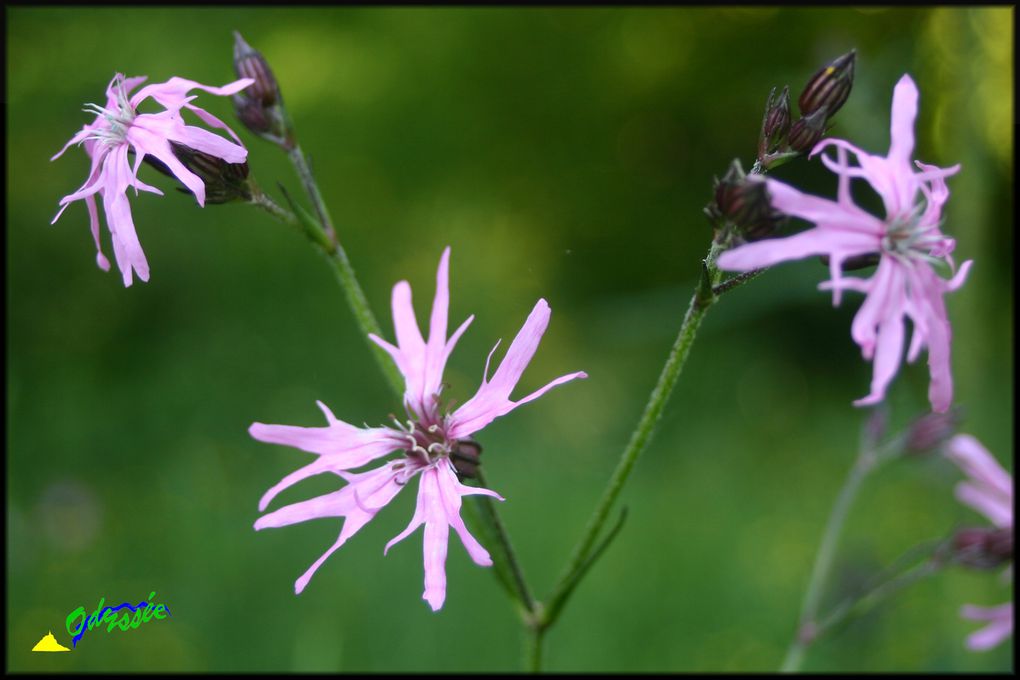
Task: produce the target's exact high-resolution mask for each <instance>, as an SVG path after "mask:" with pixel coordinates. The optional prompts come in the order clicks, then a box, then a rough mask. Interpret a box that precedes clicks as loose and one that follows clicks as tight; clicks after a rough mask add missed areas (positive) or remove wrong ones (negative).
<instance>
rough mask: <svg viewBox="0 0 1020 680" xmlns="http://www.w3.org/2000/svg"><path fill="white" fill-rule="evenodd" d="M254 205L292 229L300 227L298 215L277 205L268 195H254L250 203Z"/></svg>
mask: <svg viewBox="0 0 1020 680" xmlns="http://www.w3.org/2000/svg"><path fill="white" fill-rule="evenodd" d="M250 203H251V204H252V205H254V206H255V207H257V208H261V209H262V210H265V211H266V212H267V213H269V214H270V215H272V216H273V217H275V218H276V219H277V220H279V221H280V222H283V223H284V224H287V225H290V226H292V227H300V226H301V223H300V221H299V220H298V218H297V215H295V214H294V213H292V212H291V211H289V210H287V209H286V208H284V207H281V206H279V205H277V203H276V202H275V201H274V200H273V199H271V198H270V197H269V196H268V195H267V194H264V193H262V192H261V191H257V192H255V193H253V194H252V199H251V201H250Z"/></svg>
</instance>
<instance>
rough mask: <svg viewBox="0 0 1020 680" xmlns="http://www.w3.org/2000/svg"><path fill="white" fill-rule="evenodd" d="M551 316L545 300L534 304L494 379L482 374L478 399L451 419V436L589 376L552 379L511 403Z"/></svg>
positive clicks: (479, 426)
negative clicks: (511, 397) (514, 391)
mask: <svg viewBox="0 0 1020 680" xmlns="http://www.w3.org/2000/svg"><path fill="white" fill-rule="evenodd" d="M550 314H551V311H550V309H549V304H548V303H547V302H546V301H545V300H539V301H538V303H536V304H535V307H534V309H532V310H531V314H529V315H528V319H527V321H525V322H524V326H522V327H521V330H520V331H518V333H517V336H516V337H515V338H514V341H513V342H512V343H511V344H510V348H509V349H508V350H507V352H506V356H505V357H503V361H501V362H500V364H499V368H497V369H496V372H495V373H494V374H493V376H492V378H491V379H489V378H487V377H486V376H485V375H483V376H482V385H481V387H479V388H478V391H477V392H476V393H475V396H473V397H471V399H469V400H468V401H467V402H465V403H464V405H463V406H461V407H460V408H459V409H457V410H456V411H455V412H454V413H453V415H452V416H451V417H450V436H451V437H455V438H460V437H467V436H469V435H471V434H472V433H474V432H477V431H478V430H480V429H482V428H483V427H485V426H486V425H488V424H489V423H491V422H492V421H493V420H495V419H496V418H498V417H499V416H502V415H505V414H507V413H509V412H510V411H512V410H513V409H514V408H516V407H517V406H520V405H521V404H525V403H527V402H529V401H531V400H533V399H537V398H538V397H540V396H541V395H543V394H545V393H546V392H547V391H548V390H550V389H552V388H553V387H555V386H556V385H561V384H563V383H565V382H568V381H570V380H574V379H577V378H587V377H588V375H587V374H586V373H584V372H578V373H571V374H569V375H565V376H561V377H559V378H557V379H556V380H553V381H552V382H550V383H549V384H547V385H546V386H545V387H542V388H541V389H539V390H536V391H535V392H533V393H531V394H529V395H528V396H527V397H524V398H523V399H521V400H520V401H516V402H515V401H511V400H510V393H511V392H512V391H513V389H514V388H515V387H516V386H517V383H518V381H519V380H520V379H521V375H522V374H523V373H524V369H525V368H527V366H528V363H529V362H530V361H531V358H532V357H533V356H534V355H535V351H536V350H537V349H538V343H539V341H540V340H541V339H542V335H543V334H544V333H545V329H546V326H548V324H549V316H550ZM490 357H491V354H490ZM486 372H488V365H486Z"/></svg>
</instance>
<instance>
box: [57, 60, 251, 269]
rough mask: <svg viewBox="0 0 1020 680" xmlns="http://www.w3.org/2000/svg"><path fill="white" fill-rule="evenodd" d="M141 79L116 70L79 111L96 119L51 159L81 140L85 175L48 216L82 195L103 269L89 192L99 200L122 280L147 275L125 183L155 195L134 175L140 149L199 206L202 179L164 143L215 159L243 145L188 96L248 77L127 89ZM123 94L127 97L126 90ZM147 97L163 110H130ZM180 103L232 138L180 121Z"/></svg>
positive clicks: (231, 155)
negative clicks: (99, 96)
mask: <svg viewBox="0 0 1020 680" xmlns="http://www.w3.org/2000/svg"><path fill="white" fill-rule="evenodd" d="M144 81H145V76H137V77H134V78H125V77H124V75H123V74H120V73H118V74H116V75H115V76H114V77H113V80H111V81H110V84H109V85H108V86H107V88H106V106H99V105H97V104H88V105H87V106H86V108H85V111H88V112H91V113H95V114H96V119H95V120H94V121H93V122H91V123H88V124H86V125H85V126H84V127H83V128H82V129H81V130H80V131H79V132H78V133H77V134H75V135H74V137H72V138H71V140H70V141H69V142H68V143H67V144H65V145H64V148H62V149H61V150H60V151H59V152H58V153H57V154H56V155H55V156H53V158H51V159H50V160H51V161H52V160H56V159H57V158H59V157H60V156H61V155H62V154H63V153H64V152H65V151H67V149H68V147H70V146H71V145H72V144H80V145H83V146H84V147H85V152H86V153H87V154H88V156H89V158H90V160H91V162H92V166H91V169H90V171H89V176H88V179H86V180H85V184H83V185H82V186H81V188H80V189H78V190H77V191H75V192H74V193H72V194H69V195H67V196H65V197H64V198H62V199H61V200H60V206H61V207H60V210H59V211H58V212H57V215H56V217H54V218H53V222H51V224H52V223H55V222H56V221H57V220H58V219H59V218H60V215H61V214H63V212H64V210H65V209H66V208H67V206H68V205H70V204H71V203H73V202H74V201H79V200H84V201H85V205H86V207H87V208H88V211H89V221H90V223H91V227H92V238H93V240H94V241H95V242H96V263H97V264H98V265H99V267H100V268H101V269H102V270H103V271H109V269H110V262H109V260H107V259H106V256H105V255H103V249H102V247H101V246H100V245H99V215H98V212H97V210H96V194H98V195H99V197H100V198H101V199H102V201H103V211H104V212H105V214H106V225H107V227H108V228H109V230H110V236H111V238H112V241H113V255H114V259H116V261H117V266H118V267H119V268H120V271H121V274H122V275H123V278H124V285H125V286H130V285H131V283H132V271H134V273H136V274H138V278H140V279H141V280H142V281H148V280H149V264H148V262H147V261H146V259H145V253H143V252H142V247H141V245H140V244H139V242H138V236H137V234H136V233H135V225H134V222H133V220H132V219H131V206H130V205H129V204H128V199H127V190H128V188H129V187H133V188H134V190H135V194H136V195H137V193H138V190H139V189H141V190H142V191H149V192H152V193H154V194H159V195H160V196H162V195H163V192H162V191H160V190H159V189H157V188H156V187H153V186H149V185H148V184H145V183H144V182H142V181H141V180H139V179H138V168H139V166H140V165H141V164H142V161H143V159H144V158H145V156H146V154H149V155H151V156H153V157H154V158H156V159H158V160H159V161H160V162H162V163H163V164H164V165H165V166H166V167H167V168H169V169H170V171H171V172H172V173H173V175H174V176H175V177H177V178H178V179H179V180H180V181H181V182H183V183H184V185H185V186H186V187H187V188H188V189H189V190H191V192H192V193H193V194H194V195H195V199H196V200H197V201H198V204H199V205H204V204H205V184H204V183H203V182H202V179H201V178H200V177H199V176H198V175H196V174H194V173H193V172H191V171H190V170H188V169H187V168H186V167H184V165H183V164H181V162H180V161H179V160H178V159H177V157H176V156H175V155H174V153H173V151H172V149H171V142H176V143H178V144H183V145H185V146H187V147H190V148H191V149H196V150H198V151H202V152H205V153H208V154H210V155H213V156H216V157H217V158H222V159H223V160H224V161H226V162H228V163H243V162H244V161H245V159H246V158H247V157H248V151H247V150H246V149H245V148H244V146H243V145H242V144H241V140H240V139H239V138H238V136H237V135H236V134H234V131H233V130H231V129H230V128H229V127H227V125H226V123H224V122H223V121H221V120H220V119H219V118H216V117H215V116H214V115H212V114H211V113H209V112H208V111H205V110H204V109H201V108H199V107H197V106H195V105H194V104H191V103H190V102H191V101H192V100H194V99H195V96H194V95H190V96H189V94H188V93H189V92H190V91H191V90H195V89H198V90H205V91H206V92H210V93H212V94H216V95H221V96H225V95H230V94H233V93H235V92H239V91H240V90H243V89H244V88H246V87H248V86H249V85H251V83H252V82H253V81H252V80H251V79H250V78H243V79H241V80H236V81H234V82H232V83H229V84H227V85H224V86H223V87H210V86H208V85H202V84H200V83H196V82H195V81H193V80H185V79H184V78H178V77H173V78H171V79H170V80H168V81H166V82H165V83H157V84H152V85H146V86H145V87H143V88H142V89H140V90H138V92H136V93H135V94H134V95H130V93H131V91H132V90H133V89H134V88H136V87H138V86H139V85H141V84H142V82H144ZM129 95H130V96H129ZM149 97H151V98H152V99H153V100H155V102H156V103H158V104H159V105H161V106H162V107H163V108H164V109H165V110H163V111H160V112H159V113H138V106H139V105H140V104H141V103H142V102H143V101H144V100H146V99H148V98H149ZM182 109H188V110H189V111H191V112H192V113H194V114H195V115H196V116H197V117H198V118H199V119H200V120H201V121H202V122H204V123H205V124H206V125H209V126H211V127H214V128H220V129H223V130H226V131H227V132H228V133H230V136H231V137H233V138H234V140H235V141H236V142H237V143H236V144H235V143H234V142H230V141H228V140H226V139H224V138H222V137H220V136H219V135H216V134H214V133H212V132H210V131H208V130H205V129H203V128H200V127H195V126H191V125H186V124H185V123H184V118H183V117H182V116H181V110H182ZM129 150H130V151H133V152H134V154H135V158H134V165H133V166H132V164H131V161H130V160H129V158H128V151H129Z"/></svg>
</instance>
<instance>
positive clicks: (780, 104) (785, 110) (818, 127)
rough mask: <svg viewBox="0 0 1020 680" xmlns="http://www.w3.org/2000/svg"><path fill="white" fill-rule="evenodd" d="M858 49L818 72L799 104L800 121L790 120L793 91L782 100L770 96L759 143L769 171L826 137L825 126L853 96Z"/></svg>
mask: <svg viewBox="0 0 1020 680" xmlns="http://www.w3.org/2000/svg"><path fill="white" fill-rule="evenodd" d="M856 59H857V52H856V50H850V51H849V52H847V53H846V54H844V55H842V56H840V57H839V58H837V59H836V60H835V61H833V62H832V63H830V64H828V65H826V66H825V67H823V68H822V69H820V70H819V71H818V72H817V73H815V74H814V75H813V76H812V77H811V79H810V80H808V83H807V85H806V86H805V87H804V91H803V92H801V95H800V98H799V99H798V100H797V104H798V106H799V107H800V114H801V116H800V118H798V119H797V120H795V121H793V122H792V123H791V122H790V121H791V114H790V91H789V88H787V87H784V88H783V91H782V93H781V94H780V95H779V97H776V96H775V92H776V91H775V88H773V90H772V92H770V93H769V98H768V101H767V102H766V104H765V116H764V117H763V119H762V126H761V135H760V136H759V141H758V162H759V163H760V164H762V165H763V166H764V167H766V168H769V167H773V166H775V165H778V163H779V162H781V161H783V160H786V159H788V158H790V157H792V156H795V155H797V154H802V153H807V152H809V151H810V150H811V149H812V148H813V147H814V146H815V144H817V143H818V141H819V140H820V139H821V138H822V136H823V135H824V134H825V130H826V126H827V124H828V122H829V121H830V120H831V119H832V117H833V116H834V115H835V114H836V112H837V111H839V109H840V108H841V107H842V106H843V104H844V103H845V102H846V100H847V97H849V96H850V89H851V88H852V87H853V82H854V64H855V62H856Z"/></svg>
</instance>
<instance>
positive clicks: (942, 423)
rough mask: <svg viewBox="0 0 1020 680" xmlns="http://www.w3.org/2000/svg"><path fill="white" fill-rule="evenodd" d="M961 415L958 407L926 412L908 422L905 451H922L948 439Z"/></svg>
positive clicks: (928, 449)
mask: <svg viewBox="0 0 1020 680" xmlns="http://www.w3.org/2000/svg"><path fill="white" fill-rule="evenodd" d="M961 420H962V415H961V412H960V409H959V408H958V407H954V408H952V409H950V410H948V411H946V412H945V413H928V414H926V415H923V416H921V417H920V418H918V419H917V420H915V421H914V422H913V423H911V424H910V429H909V430H908V431H907V440H906V443H905V444H904V448H905V449H906V452H907V453H924V452H926V451H931V450H932V449H935V448H937V447H938V446H940V445H941V444H942V443H943V442H945V441H947V440H949V438H950V437H952V436H953V435H954V434H956V429H957V427H958V426H959V425H960V421H961Z"/></svg>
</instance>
